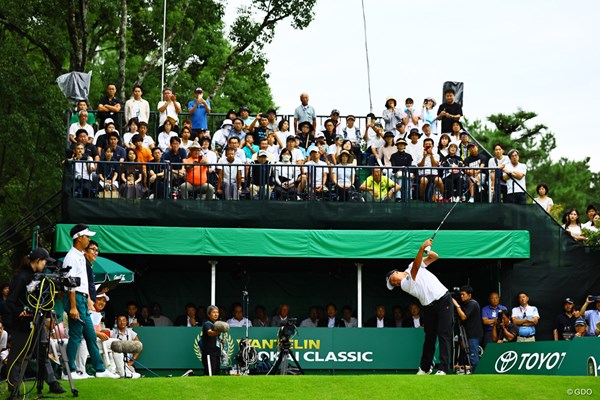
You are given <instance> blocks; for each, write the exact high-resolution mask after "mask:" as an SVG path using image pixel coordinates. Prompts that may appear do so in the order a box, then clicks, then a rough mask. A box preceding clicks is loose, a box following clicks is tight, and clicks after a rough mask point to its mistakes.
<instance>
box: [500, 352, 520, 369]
mask: <svg viewBox="0 0 600 400" xmlns="http://www.w3.org/2000/svg"><path fill="white" fill-rule="evenodd" d="M518 358H519V356H518V354H517V352H516V351H512V350H511V351H507V352H506V353H504V354H502V355H501V356H500V357H498V359H497V360H496V365H495V367H496V372H497V373H499V374H503V373H505V372H508V371H510V370H511V369H512V367H514V366H515V364H516V363H517V359H518Z"/></svg>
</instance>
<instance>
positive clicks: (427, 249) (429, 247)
mask: <svg viewBox="0 0 600 400" xmlns="http://www.w3.org/2000/svg"><path fill="white" fill-rule="evenodd" d="M457 205H458V202H457V203H454V205H453V206H452V208H450V211H448V213H447V214H446V216H445V217H444V219H443V220H442V222H440V224H439V226H438V227H437V229H436V230H435V232H433V235H431V240H433V239H434V238H435V235H437V233H438V231H439V230H440V228H441V227H442V225H444V222H446V219H447V218H448V216H449V215H450V213H451V212H452V210H454V207H456V206H457ZM429 250H431V246H427V247H425V253H429Z"/></svg>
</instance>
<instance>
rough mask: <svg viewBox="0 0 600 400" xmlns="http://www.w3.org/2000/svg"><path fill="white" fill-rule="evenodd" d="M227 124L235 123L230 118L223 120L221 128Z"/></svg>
mask: <svg viewBox="0 0 600 400" xmlns="http://www.w3.org/2000/svg"><path fill="white" fill-rule="evenodd" d="M225 125H233V122H232V121H231V120H230V119H229V118H228V119H226V120H224V121H223V123H222V124H221V128H223V127H224V126H225Z"/></svg>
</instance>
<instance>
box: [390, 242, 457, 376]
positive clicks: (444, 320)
mask: <svg viewBox="0 0 600 400" xmlns="http://www.w3.org/2000/svg"><path fill="white" fill-rule="evenodd" d="M432 243H433V240H432V239H427V240H426V241H425V242H423V244H422V245H421V247H420V248H419V252H418V253H417V256H416V257H415V259H414V261H413V262H412V263H410V264H409V265H408V268H407V269H406V270H405V271H398V270H392V271H390V272H388V273H387V275H386V277H385V280H386V284H387V288H388V289H389V290H392V289H394V287H396V286H400V287H401V288H402V290H404V291H405V292H406V293H408V294H411V295H413V296H415V297H416V298H417V299H419V301H420V302H421V304H422V305H423V307H424V310H423V311H424V312H423V320H424V325H425V343H423V353H422V355H421V365H420V367H419V371H418V372H417V375H425V374H431V367H432V362H433V354H434V353H435V339H436V338H438V339H439V343H440V347H439V350H440V353H439V354H440V368H439V370H438V371H437V372H436V375H446V373H447V372H448V368H449V365H450V359H451V354H452V317H453V312H454V308H453V304H452V297H451V296H450V293H448V289H446V287H445V286H444V285H442V283H441V282H440V281H439V279H438V278H437V277H436V276H435V275H433V274H432V273H431V272H429V271H428V270H427V267H428V266H429V265H430V264H431V263H432V262H434V261H435V260H437V259H438V255H437V254H436V253H434V252H433V251H429V253H428V254H427V256H426V257H425V258H423V253H424V251H425V248H427V247H431V244H432Z"/></svg>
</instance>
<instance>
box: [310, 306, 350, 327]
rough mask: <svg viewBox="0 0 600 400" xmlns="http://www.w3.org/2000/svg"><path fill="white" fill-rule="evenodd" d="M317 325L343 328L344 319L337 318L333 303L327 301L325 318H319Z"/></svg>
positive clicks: (344, 325)
mask: <svg viewBox="0 0 600 400" xmlns="http://www.w3.org/2000/svg"><path fill="white" fill-rule="evenodd" d="M317 326H318V327H319V328H345V327H346V324H345V323H344V320H342V319H341V318H338V316H337V308H336V306H335V304H332V303H329V304H327V318H321V319H319V323H318V324H317Z"/></svg>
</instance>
